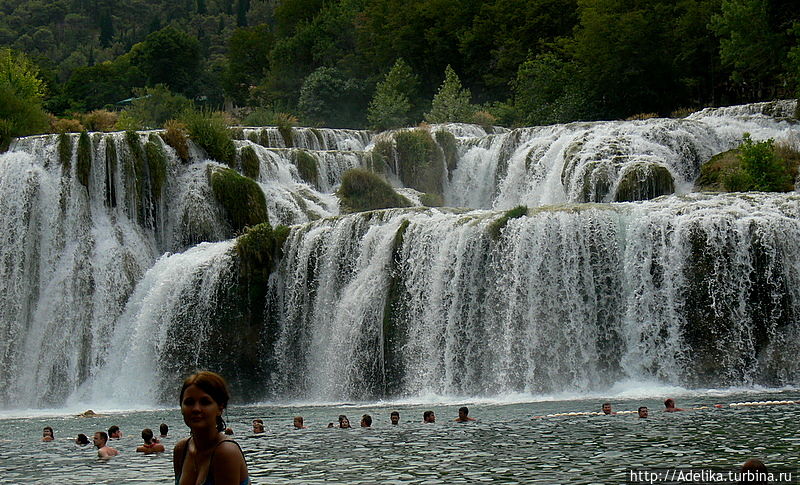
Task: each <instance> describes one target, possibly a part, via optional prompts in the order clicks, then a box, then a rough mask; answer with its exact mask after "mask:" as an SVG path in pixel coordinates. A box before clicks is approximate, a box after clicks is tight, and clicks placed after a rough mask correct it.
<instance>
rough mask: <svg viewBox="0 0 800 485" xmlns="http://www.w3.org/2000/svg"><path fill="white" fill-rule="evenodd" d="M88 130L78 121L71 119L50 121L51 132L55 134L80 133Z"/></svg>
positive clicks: (53, 119)
mask: <svg viewBox="0 0 800 485" xmlns="http://www.w3.org/2000/svg"><path fill="white" fill-rule="evenodd" d="M85 129H86V128H84V127H83V124H81V122H80V121H78V120H73V119H71V118H55V117H53V118H52V119H51V120H50V130H51V131H52V132H53V133H80V132H82V131H83V130H85Z"/></svg>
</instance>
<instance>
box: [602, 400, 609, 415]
mask: <svg viewBox="0 0 800 485" xmlns="http://www.w3.org/2000/svg"><path fill="white" fill-rule="evenodd" d="M603 414H611V403H610V402H604V403H603Z"/></svg>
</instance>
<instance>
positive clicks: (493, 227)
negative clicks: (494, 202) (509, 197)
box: [489, 205, 528, 241]
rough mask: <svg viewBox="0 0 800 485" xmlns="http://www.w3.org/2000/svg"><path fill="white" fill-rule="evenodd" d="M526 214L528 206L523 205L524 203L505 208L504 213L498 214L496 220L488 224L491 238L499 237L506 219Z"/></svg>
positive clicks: (496, 238)
mask: <svg viewBox="0 0 800 485" xmlns="http://www.w3.org/2000/svg"><path fill="white" fill-rule="evenodd" d="M527 215H528V208H527V207H525V206H524V205H518V206H517V207H514V208H513V209H509V210H507V211H506V212H505V214H503V215H502V216H500V217H499V218H498V219H497V220H496V221H494V222H492V223H491V224H489V235H490V236H492V239H494V240H495V241H497V240H498V239H500V235H501V234H502V232H503V228H504V227H506V224H508V221H510V220H511V219H517V218H520V217H522V216H527Z"/></svg>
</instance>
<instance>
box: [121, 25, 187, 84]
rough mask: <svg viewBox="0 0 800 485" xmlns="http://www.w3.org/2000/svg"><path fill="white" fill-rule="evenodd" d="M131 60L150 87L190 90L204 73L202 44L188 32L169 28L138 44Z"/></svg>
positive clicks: (154, 33) (133, 50) (133, 48)
mask: <svg viewBox="0 0 800 485" xmlns="http://www.w3.org/2000/svg"><path fill="white" fill-rule="evenodd" d="M130 60H131V64H132V65H134V66H136V67H137V68H139V69H140V70H141V72H142V74H144V76H145V78H146V79H147V84H148V85H149V86H155V85H157V84H163V85H165V86H166V87H167V88H169V89H170V90H172V91H174V92H178V93H187V92H188V91H189V88H190V87H191V86H192V85H194V84H195V82H196V78H197V77H198V75H199V74H200V65H201V57H200V43H199V42H198V40H197V39H196V38H195V37H192V36H191V35H189V34H187V33H186V32H183V31H181V30H178V29H176V28H174V27H171V26H170V27H165V28H163V29H161V30H159V31H157V32H153V33H151V34H149V35H148V36H147V37H146V38H145V39H144V41H142V42H140V43H138V44H136V45H134V46H133V47H132V48H131V51H130Z"/></svg>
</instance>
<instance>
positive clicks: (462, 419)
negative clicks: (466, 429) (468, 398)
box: [453, 406, 477, 423]
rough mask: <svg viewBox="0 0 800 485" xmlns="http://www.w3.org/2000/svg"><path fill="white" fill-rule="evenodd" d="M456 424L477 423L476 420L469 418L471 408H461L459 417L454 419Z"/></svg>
mask: <svg viewBox="0 0 800 485" xmlns="http://www.w3.org/2000/svg"><path fill="white" fill-rule="evenodd" d="M453 421H455V422H456V423H469V422H470V421H477V419H475V418H470V417H469V408H467V407H466V406H461V407H460V408H458V417H457V418H456V419H454V420H453Z"/></svg>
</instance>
